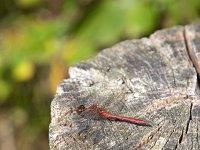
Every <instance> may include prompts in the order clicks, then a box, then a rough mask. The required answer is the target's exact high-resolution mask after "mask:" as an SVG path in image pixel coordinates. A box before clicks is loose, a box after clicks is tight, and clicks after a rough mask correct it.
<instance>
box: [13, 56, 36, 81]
mask: <svg viewBox="0 0 200 150" xmlns="http://www.w3.org/2000/svg"><path fill="white" fill-rule="evenodd" d="M34 70H35V65H34V64H33V63H32V62H30V61H28V60H25V61H22V62H20V63H19V64H17V66H16V67H15V68H14V70H13V77H14V78H15V79H16V80H17V81H26V80H30V79H31V78H32V77H33V75H34Z"/></svg>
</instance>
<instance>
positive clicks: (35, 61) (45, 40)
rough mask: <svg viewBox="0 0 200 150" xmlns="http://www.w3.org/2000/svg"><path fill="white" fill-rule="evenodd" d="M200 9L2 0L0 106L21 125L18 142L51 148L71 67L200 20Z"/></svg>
mask: <svg viewBox="0 0 200 150" xmlns="http://www.w3.org/2000/svg"><path fill="white" fill-rule="evenodd" d="M199 10H200V1H199V0H191V1H186V0H182V1H180V0H177V1H174V0H142V1H138V0H102V1H97V0H89V1H88V0H78V1H74V0H69V1H57V0H50V1H47V0H12V1H9V2H8V1H7V0H2V5H1V6H0V17H1V18H0V19H1V20H0V21H1V24H0V107H1V108H2V110H5V109H8V110H9V112H10V113H9V114H8V115H11V116H14V117H11V118H13V122H14V123H15V125H16V126H19V127H20V130H19V132H20V133H19V134H18V136H20V137H21V138H20V139H21V141H20V140H19V141H18V140H17V139H16V141H17V142H16V143H21V144H22V143H27V145H26V144H23V147H24V148H23V149H27V148H29V147H30V145H31V144H32V145H34V142H36V143H37V139H40V138H39V137H41V139H42V140H44V143H45V144H46V145H45V146H44V147H37V149H48V145H47V144H48V143H47V134H48V133H47V131H48V124H49V121H50V116H49V115H50V101H51V100H52V97H53V94H54V93H55V89H56V86H57V84H58V82H59V81H60V80H61V79H63V78H64V75H65V73H66V71H65V70H66V68H67V67H68V66H69V65H70V64H73V63H76V62H78V61H80V60H83V59H87V58H89V57H92V56H94V55H95V54H96V53H97V51H98V50H99V49H102V48H105V47H109V46H111V45H113V44H114V43H117V42H118V41H120V40H122V39H132V38H140V37H142V36H148V35H149V34H150V33H152V32H153V31H155V30H156V29H159V28H164V27H169V26H173V25H177V24H187V23H191V22H193V21H197V20H198V18H199V16H200V11H199ZM5 112H7V111H2V112H1V113H5ZM16 116H17V117H16ZM14 130H16V128H15V129H14ZM29 132H30V133H32V136H30V135H29V134H28V133H29ZM44 133H45V134H46V137H45V136H43V134H44ZM41 135H42V136H41ZM22 137H23V138H22ZM22 141H23V142H22ZM32 147H33V146H32Z"/></svg>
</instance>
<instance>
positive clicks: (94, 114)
mask: <svg viewBox="0 0 200 150" xmlns="http://www.w3.org/2000/svg"><path fill="white" fill-rule="evenodd" d="M75 111H76V112H77V113H78V114H79V115H81V116H82V117H89V118H93V119H99V118H102V119H111V120H112V119H113V120H119V121H124V122H129V123H133V124H137V125H142V126H151V125H150V124H148V123H146V122H145V121H143V120H140V119H137V118H132V117H124V116H118V115H114V114H112V113H109V112H107V111H106V109H105V108H103V107H102V106H99V105H98V104H93V105H91V106H89V107H88V108H86V107H85V106H84V105H80V106H79V107H78V108H77V109H75Z"/></svg>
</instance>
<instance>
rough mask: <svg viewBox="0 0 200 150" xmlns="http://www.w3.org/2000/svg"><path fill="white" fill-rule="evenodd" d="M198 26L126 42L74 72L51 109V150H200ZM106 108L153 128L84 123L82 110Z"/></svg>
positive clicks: (94, 121) (61, 86)
mask: <svg viewBox="0 0 200 150" xmlns="http://www.w3.org/2000/svg"><path fill="white" fill-rule="evenodd" d="M197 72H198V73H200V25H198V24H196V25H195V24H192V25H187V26H178V27H173V28H169V29H164V30H160V31H157V32H155V33H154V34H152V35H151V36H150V37H149V38H142V39H138V40H127V41H124V42H121V43H119V44H116V45H115V46H113V47H111V48H108V49H104V50H102V51H101V52H100V53H99V54H98V55H97V56H96V57H94V58H92V59H90V60H87V61H83V62H80V63H78V64H76V65H74V66H72V67H70V69H69V76H70V78H69V79H65V80H63V81H61V82H60V84H59V86H58V88H57V93H56V95H55V98H54V99H53V101H52V104H51V123H50V125H49V140H50V149H51V150H54V149H59V150H61V149H62V150H65V149H66V150H134V149H142V150H151V149H152V150H159V149H169V150H170V149H183V150H186V149H194V150H198V149H200V98H199V95H200V94H199V93H200V92H199V84H198V81H199V80H198V77H197ZM82 104H83V105H85V106H86V107H88V106H90V105H92V104H99V105H102V106H104V107H105V108H106V109H107V110H108V111H109V112H111V113H113V114H117V115H122V116H128V117H135V118H139V119H142V120H144V121H146V122H148V123H149V124H151V127H149V126H139V125H136V124H131V123H129V122H119V121H113V120H106V119H104V120H103V119H92V118H90V119H89V118H85V117H82V116H81V115H79V114H77V112H76V111H75V109H76V108H77V107H78V106H80V105H82Z"/></svg>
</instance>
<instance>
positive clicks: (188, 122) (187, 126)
mask: <svg viewBox="0 0 200 150" xmlns="http://www.w3.org/2000/svg"><path fill="white" fill-rule="evenodd" d="M192 108H193V103H191V105H190V111H189V113H190V114H189V118H188V121H187V124H186V130H185V133H186V134H187V133H188V128H189V125H190V121H191V120H192Z"/></svg>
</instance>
